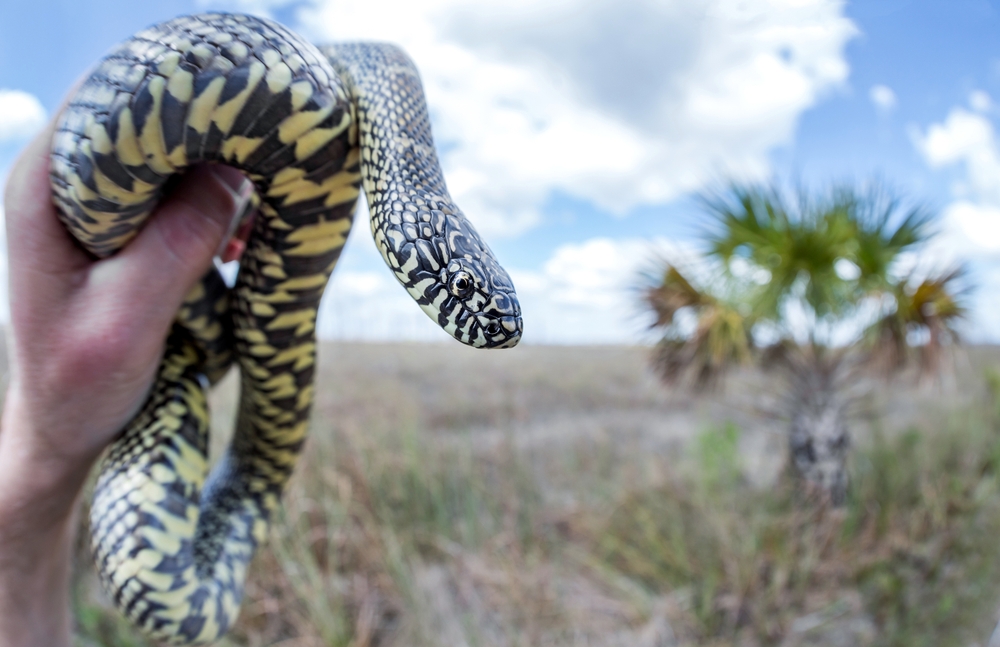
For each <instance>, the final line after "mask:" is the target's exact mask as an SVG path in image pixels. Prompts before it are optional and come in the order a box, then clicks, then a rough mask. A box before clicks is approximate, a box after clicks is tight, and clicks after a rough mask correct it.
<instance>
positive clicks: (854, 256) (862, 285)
mask: <svg viewBox="0 0 1000 647" xmlns="http://www.w3.org/2000/svg"><path fill="white" fill-rule="evenodd" d="M702 204H703V206H704V208H705V211H706V213H707V214H708V216H709V217H710V220H711V225H712V226H711V227H710V228H709V230H708V231H707V233H706V236H705V243H706V244H707V245H706V250H707V251H706V253H705V258H704V259H703V260H704V261H705V263H701V264H700V265H701V266H702V271H701V272H697V271H695V270H694V269H693V268H692V267H682V266H681V265H679V264H677V263H673V262H669V261H665V262H663V263H662V265H661V267H660V268H659V269H658V270H657V271H656V273H655V274H654V275H653V276H652V277H651V279H652V280H651V281H650V282H649V283H648V285H647V287H646V288H645V289H644V291H643V297H644V303H645V304H646V306H648V308H649V309H650V310H651V311H652V312H653V314H654V315H655V321H654V323H653V327H654V328H656V329H658V330H659V332H660V333H661V334H662V337H661V339H660V341H659V343H658V344H657V346H656V348H655V350H654V366H655V367H656V369H657V371H658V372H659V374H660V375H661V376H662V377H663V379H664V380H666V381H667V382H676V381H679V380H682V379H685V378H690V380H692V381H693V382H694V383H695V384H696V385H702V386H703V385H707V384H710V383H712V382H714V381H715V380H716V379H717V378H719V377H720V376H721V375H723V374H724V373H725V372H726V371H727V370H728V369H730V368H731V367H733V366H735V365H738V364H745V363H749V362H757V363H758V364H760V365H761V366H763V367H764V368H765V369H771V370H777V371H778V372H779V373H780V374H781V375H783V376H784V378H785V380H784V383H785V385H786V390H785V397H784V398H783V400H782V402H783V404H784V407H783V413H784V414H785V417H787V419H788V420H789V421H790V429H789V462H790V464H791V466H792V467H793V468H794V470H795V472H796V473H797V474H798V475H800V476H801V477H802V478H803V479H804V481H805V482H806V484H807V485H808V486H809V487H810V488H811V489H816V490H819V491H820V492H822V493H824V494H825V495H826V496H828V497H829V499H830V500H831V502H833V503H834V504H840V503H842V502H843V501H844V497H845V495H846V491H847V471H846V465H845V463H846V458H847V450H848V447H849V445H850V432H849V428H848V423H849V419H850V415H849V412H850V408H851V407H850V404H851V397H850V396H849V395H848V389H846V387H847V386H848V384H849V383H851V382H855V381H856V378H857V376H858V373H859V371H862V370H863V371H869V372H871V371H878V372H882V373H884V374H892V373H895V372H898V371H900V370H902V369H903V368H905V367H906V366H907V365H908V364H910V363H911V361H913V362H916V364H917V365H918V366H919V368H920V369H921V371H923V372H925V373H929V372H933V371H936V370H938V369H939V367H940V359H941V356H942V353H943V351H944V350H945V349H946V348H947V347H949V346H950V345H952V344H954V343H955V342H957V340H958V337H957V334H956V331H955V326H956V324H957V323H958V321H959V320H960V319H961V318H962V317H963V316H964V314H965V308H964V307H963V305H962V297H963V296H964V294H965V291H966V289H967V288H963V287H962V286H963V280H962V279H963V277H964V273H963V271H962V270H961V269H960V268H959V269H953V270H950V271H947V272H943V273H938V274H935V275H931V276H920V275H918V273H917V270H916V269H914V266H915V265H917V264H916V263H914V262H913V259H914V258H916V252H918V251H919V250H920V248H921V247H922V246H923V245H925V244H926V243H927V242H928V240H929V239H930V237H931V229H930V223H931V221H932V219H933V214H932V213H931V212H930V211H929V210H927V209H926V208H924V207H921V206H917V207H909V208H908V207H906V206H905V205H903V203H902V202H901V201H900V200H899V199H897V198H895V197H893V196H892V195H891V194H890V193H889V192H888V191H886V190H884V189H883V188H880V187H878V186H875V187H873V188H870V189H856V188H853V187H838V188H835V189H833V190H832V191H830V192H828V193H826V194H824V195H822V196H809V195H806V194H805V193H802V192H799V193H798V194H797V195H793V196H789V194H788V193H786V192H782V191H781V190H779V189H777V188H764V187H757V186H751V187H743V186H731V187H729V188H728V189H726V190H723V191H720V192H718V193H714V194H710V195H706V196H702ZM907 261H909V263H908V264H909V265H910V269H909V270H908V269H907V268H906V267H905V265H907ZM705 267H709V268H713V269H714V271H713V270H709V271H705V269H704V268H705Z"/></svg>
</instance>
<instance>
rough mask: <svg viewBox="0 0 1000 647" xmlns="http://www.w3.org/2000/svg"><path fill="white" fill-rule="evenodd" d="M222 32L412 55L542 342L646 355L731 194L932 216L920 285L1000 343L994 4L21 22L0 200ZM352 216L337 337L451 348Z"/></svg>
mask: <svg viewBox="0 0 1000 647" xmlns="http://www.w3.org/2000/svg"><path fill="white" fill-rule="evenodd" d="M206 10H226V11H244V12H248V13H254V14H257V15H262V16H267V17H270V18H274V19H277V20H279V21H281V22H283V23H285V24H286V25H288V26H289V27H291V28H292V29H294V30H296V31H298V32H300V33H302V34H303V35H304V36H306V37H307V38H309V39H310V40H312V41H313V42H315V43H317V44H321V43H324V42H330V41H335V40H384V41H393V42H396V43H399V44H400V45H402V46H403V47H404V48H405V49H406V50H407V51H408V52H409V54H410V55H411V57H412V58H413V59H414V60H415V62H416V63H417V66H418V67H419V68H420V71H421V76H422V78H423V81H424V86H425V90H426V94H427V99H428V104H429V106H430V111H431V117H432V122H433V128H434V134H435V139H436V141H437V145H438V150H439V153H440V157H441V159H442V163H443V166H444V171H445V176H446V178H447V182H448V186H449V189H450V190H451V193H452V196H453V197H454V198H455V200H456V202H457V203H458V204H459V205H460V206H461V208H462V209H463V211H464V212H465V213H466V214H467V215H468V216H469V218H470V219H471V220H472V221H473V222H474V223H475V225H476V226H477V228H478V229H479V230H480V233H481V234H482V235H483V236H484V238H486V240H487V241H488V242H489V244H490V246H491V247H492V248H493V250H494V252H495V253H496V255H497V257H498V258H499V260H500V262H501V264H503V265H504V266H505V267H506V268H507V269H508V271H509V272H510V274H511V276H512V278H513V280H514V284H515V286H516V288H517V290H518V294H519V297H520V300H521V305H522V309H523V312H524V325H525V333H524V342H525V343H539V344H546V343H560V344H576V343H584V344H595V343H597V344H601V343H625V344H631V343H642V342H644V341H648V340H649V339H650V337H649V333H648V331H647V330H646V322H647V320H646V319H645V318H644V316H643V313H642V311H641V308H640V307H639V306H638V300H637V290H636V286H637V284H638V282H639V277H640V274H641V272H642V271H644V270H648V269H650V268H651V267H652V266H653V263H654V262H655V259H657V258H662V257H664V256H666V257H676V256H678V255H684V254H692V253H695V252H696V251H697V249H698V247H697V245H698V234H699V232H700V231H702V228H703V226H704V222H705V216H704V214H703V213H702V212H701V211H700V210H699V207H698V204H697V202H696V200H694V199H693V196H695V195H697V193H698V192H699V191H704V190H706V189H709V188H712V187H714V186H717V185H718V182H720V180H723V179H729V178H735V179H738V180H748V181H772V180H774V181H778V182H796V183H800V184H802V185H804V186H809V187H815V188H823V187H826V186H829V185H830V184H831V183H833V182H840V181H852V182H865V181H868V180H870V179H872V178H879V179H880V180H882V181H883V182H885V183H887V184H889V185H890V186H892V187H894V188H895V189H896V190H897V191H898V192H899V193H901V194H903V195H905V196H907V197H908V198H911V199H914V200H920V201H924V202H926V203H928V204H930V205H931V206H933V207H934V208H935V209H936V210H937V211H938V213H939V214H940V215H939V218H938V221H937V226H938V229H939V235H938V236H937V237H936V238H935V241H934V243H933V244H932V245H931V247H930V248H929V249H928V250H927V251H926V253H924V254H922V255H921V259H920V260H921V262H924V263H927V264H931V265H935V266H941V267H944V266H947V265H949V264H952V263H957V262H964V263H967V264H968V266H969V268H970V272H971V274H970V277H971V280H972V281H973V282H974V283H975V284H976V285H978V288H977V289H976V291H975V292H974V293H973V295H972V297H971V302H970V304H971V306H972V308H971V316H970V320H969V322H968V324H967V327H966V331H965V333H966V337H967V338H968V339H970V340H971V341H991V342H1000V298H995V297H994V295H996V296H997V297H1000V143H998V140H997V134H996V126H997V124H998V123H1000V39H997V38H996V34H997V33H1000V5H998V3H995V2H988V1H986V0H950V1H949V2H947V3H943V2H940V1H931V0H922V1H906V0H867V1H859V2H846V3H845V2H838V1H834V0H572V1H570V0H503V1H502V2H500V1H497V0H426V1H418V0H408V1H401V0H364V1H363V2H362V1H347V0H296V1H289V0H228V1H225V2H207V1H205V0H158V1H157V2H150V3H138V2H134V1H132V0H99V1H93V2H81V1H80V0H34V1H32V2H14V1H13V0H3V2H2V4H0V183H2V182H3V181H4V178H5V177H6V175H7V172H8V170H9V168H10V165H11V164H12V163H13V161H14V159H15V157H16V155H17V152H18V151H19V150H20V149H21V148H22V147H23V146H24V145H25V143H26V142H27V141H28V139H29V138H30V136H31V135H32V134H33V133H35V132H37V131H38V130H39V129H40V128H41V127H42V125H43V124H44V123H45V121H46V120H47V119H48V118H50V117H51V115H52V114H53V113H54V111H55V110H57V109H58V106H59V104H60V102H61V101H62V99H63V95H64V93H65V92H66V90H67V89H68V88H69V87H70V85H71V84H72V83H73V82H74V80H75V79H77V78H78V77H80V76H81V75H82V74H83V73H84V72H85V71H86V70H87V69H88V68H89V67H90V66H91V65H92V64H93V63H94V62H96V61H97V60H98V59H99V58H100V56H101V55H102V54H103V53H104V52H106V51H107V50H108V49H109V48H111V46H112V45H114V44H115V43H116V42H118V41H120V40H122V39H124V38H126V37H127V36H128V35H130V34H131V33H133V32H135V31H138V30H139V29H142V28H143V27H146V26H148V25H149V24H152V23H155V22H158V21H162V20H166V19H169V18H172V17H174V16H176V15H180V14H185V13H197V12H200V11H206ZM0 215H2V214H0ZM358 216H359V217H358V223H357V226H356V227H355V231H354V232H353V235H352V236H351V238H350V240H349V242H348V245H347V249H346V250H345V252H344V255H343V256H342V259H341V262H340V264H339V266H338V268H337V270H336V271H335V273H334V278H333V280H332V282H331V285H330V286H329V287H328V288H327V294H326V296H325V297H324V302H323V306H322V308H321V313H320V322H319V326H318V328H319V331H320V334H321V335H322V336H324V337H327V338H342V339H415V340H428V341H440V340H444V339H446V338H447V336H446V335H445V333H443V332H441V331H440V330H439V329H438V328H437V326H436V325H435V324H433V323H432V322H431V321H430V320H429V319H427V317H426V316H425V315H424V314H423V313H422V312H421V311H420V310H419V308H417V306H416V305H415V304H414V303H413V302H412V301H411V300H410V298H409V297H408V296H407V295H406V293H405V291H404V290H403V289H402V288H401V287H400V286H399V285H398V284H396V283H395V280H394V279H393V278H392V276H391V274H390V273H389V271H388V269H387V268H386V267H385V266H384V264H383V262H382V260H381V257H380V256H379V255H378V253H377V251H376V250H375V247H374V244H373V242H372V241H371V235H370V233H369V231H368V228H367V223H366V222H365V216H366V211H365V209H364V207H363V206H362V208H361V209H359V214H358ZM3 283H4V284H5V281H3ZM5 316H7V315H6V298H5V293H0V320H2V319H3V317H5Z"/></svg>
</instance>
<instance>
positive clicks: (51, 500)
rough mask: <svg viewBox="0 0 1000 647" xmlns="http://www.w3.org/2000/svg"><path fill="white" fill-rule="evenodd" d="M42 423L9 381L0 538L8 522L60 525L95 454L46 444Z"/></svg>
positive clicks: (46, 527)
mask: <svg viewBox="0 0 1000 647" xmlns="http://www.w3.org/2000/svg"><path fill="white" fill-rule="evenodd" d="M44 424H45V422H44V421H43V420H40V416H38V415H33V414H32V412H31V407H30V406H29V403H28V398H26V397H25V393H24V392H23V391H22V390H21V389H19V388H18V386H17V384H16V382H14V383H12V384H11V385H10V387H9V388H8V391H7V398H6V401H5V403H4V409H3V416H2V418H0V542H2V541H3V540H4V536H5V535H9V534H10V533H9V532H4V528H5V527H11V525H12V524H13V525H15V526H21V525H22V524H23V525H25V526H26V527H27V530H29V531H30V532H34V533H39V532H47V531H50V530H54V529H55V528H57V527H58V526H60V525H61V524H62V522H63V521H64V520H65V519H66V518H67V517H68V516H69V515H71V514H72V511H73V507H74V505H75V503H76V499H77V497H78V495H79V492H80V490H81V489H82V488H83V484H84V481H85V480H86V478H87V474H88V472H89V471H90V467H91V465H92V464H93V461H94V459H95V458H96V456H83V455H79V454H78V453H77V452H68V451H65V448H60V447H54V446H50V443H48V442H47V440H46V439H47V435H46V434H45V433H44V430H40V429H38V427H40V426H42V425H44ZM8 539H9V538H8Z"/></svg>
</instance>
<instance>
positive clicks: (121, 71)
mask: <svg viewBox="0 0 1000 647" xmlns="http://www.w3.org/2000/svg"><path fill="white" fill-rule="evenodd" d="M50 161H51V164H50V179H51V186H52V194H53V201H54V202H55V204H56V206H57V211H58V213H59V218H60V220H61V221H62V223H63V224H64V225H65V227H66V229H67V230H68V232H69V233H70V235H71V237H72V238H73V239H74V240H75V241H76V242H77V243H78V244H79V245H80V246H82V247H83V248H84V249H85V250H86V251H87V252H88V253H89V254H91V255H92V256H93V257H94V258H95V259H100V258H104V257H107V256H109V255H112V254H114V253H116V252H117V251H119V250H121V249H122V248H123V247H124V246H126V245H127V244H128V242H129V241H130V240H131V239H132V238H133V237H134V236H135V235H136V234H137V232H138V231H139V230H140V229H141V227H142V225H143V223H144V222H145V221H146V219H147V218H148V217H149V216H150V215H151V214H152V213H153V212H154V211H155V208H156V206H157V204H158V203H159V202H160V200H161V199H162V198H163V197H164V195H166V194H167V193H169V191H170V190H171V187H172V186H173V183H174V182H175V181H176V178H178V177H179V176H180V175H181V174H182V173H183V172H184V170H185V168H187V167H189V166H191V165H193V164H199V163H214V164H224V165H229V166H231V167H234V168H236V169H239V170H240V171H242V172H243V173H244V174H245V175H246V177H247V178H249V180H250V181H252V182H253V186H254V191H255V196H256V199H255V200H254V201H253V202H252V205H253V206H254V207H255V214H254V215H253V216H252V221H248V222H252V224H251V225H249V226H250V227H251V233H250V235H249V238H248V240H247V241H246V248H245V251H244V252H243V255H242V257H241V259H240V263H239V271H238V273H237V276H236V279H235V282H232V283H231V284H229V283H227V282H226V281H225V280H224V279H223V278H222V276H221V275H220V274H219V272H218V271H217V270H216V269H215V268H213V269H211V270H210V271H209V272H208V273H207V274H206V275H205V276H204V277H203V278H202V279H201V280H200V281H199V282H198V283H197V284H196V285H195V286H194V287H193V288H192V289H191V290H190V291H189V292H188V293H187V296H186V297H185V299H184V302H183V304H182V306H181V308H180V310H179V312H178V314H177V317H176V319H175V322H174V323H173V325H172V327H171V329H170V332H169V335H168V337H167V339H166V340H165V344H164V353H163V356H162V359H161V361H160V365H159V368H158V372H157V374H156V377H155V379H154V381H153V385H152V387H151V388H150V392H149V394H148V396H147V398H146V400H145V403H144V405H143V406H142V408H141V410H140V411H139V413H138V414H136V416H135V417H134V418H133V419H132V420H131V421H130V422H129V423H128V424H127V425H125V427H124V428H123V429H122V430H121V431H120V433H119V434H118V435H117V436H116V438H115V440H114V441H113V442H112V443H111V445H110V446H109V448H108V449H107V451H106V452H105V453H104V455H103V457H102V458H101V460H100V462H99V465H98V470H97V477H96V481H95V485H94V491H93V496H92V501H91V505H90V512H89V522H90V524H89V525H90V533H91V538H90V539H91V547H92V553H93V558H94V562H95V566H96V570H97V573H98V577H99V579H100V582H101V584H102V586H103V588H104V590H105V591H106V593H107V594H108V596H109V598H110V599H111V600H112V601H113V602H114V604H115V605H116V606H117V608H118V609H120V611H121V612H122V613H123V614H124V615H125V616H127V617H128V619H129V620H130V621H131V622H132V623H133V624H134V625H135V626H136V627H137V628H138V629H139V630H141V631H142V632H143V633H144V634H146V635H147V636H149V637H151V638H153V639H154V640H158V641H162V642H164V643H169V644H205V643H210V642H213V641H215V640H217V639H219V638H220V637H221V636H222V635H224V634H225V633H226V632H227V631H228V630H229V628H231V626H232V624H233V622H234V620H235V619H236V617H237V616H238V613H239V607H240V603H241V600H242V598H243V594H244V590H245V582H246V577H247V573H248V569H249V565H250V562H251V559H252V557H253V555H254V553H255V551H256V549H257V548H258V547H259V546H260V545H262V544H263V543H264V541H265V540H266V538H267V534H268V529H269V525H270V523H271V518H272V516H273V514H274V512H275V510H276V509H277V507H278V506H279V505H280V499H281V494H282V491H283V489H284V486H285V484H286V483H287V481H288V479H289V477H290V476H291V474H292V471H293V467H294V465H295V462H296V458H297V456H298V455H299V454H300V452H301V451H302V447H303V443H304V442H305V440H306V435H307V431H308V426H309V416H310V408H311V405H312V402H313V399H314V395H315V386H314V384H313V381H314V375H315V367H316V350H317V339H316V316H317V312H318V310H319V305H320V299H321V297H322V295H323V291H324V288H325V286H326V284H327V282H328V280H329V277H330V274H331V272H332V271H333V268H334V266H335V265H336V263H337V260H338V258H339V256H340V253H341V250H342V249H343V246H344V244H345V242H346V240H347V237H348V235H349V233H350V232H351V228H352V221H353V218H354V215H355V213H356V211H357V204H358V201H359V198H360V196H361V193H362V191H363V193H364V197H365V199H366V200H367V204H368V208H369V213H370V220H371V231H372V234H373V238H374V241H375V244H376V247H377V248H378V250H379V252H380V254H381V256H382V258H383V260H384V261H385V263H386V265H387V266H388V268H389V270H390V271H391V272H392V274H393V275H394V276H395V278H396V279H397V281H398V282H399V283H400V284H401V285H402V286H403V288H405V289H406V291H407V292H408V293H409V294H410V295H411V297H412V298H413V299H414V300H415V301H416V303H417V304H418V305H419V307H420V308H421V309H423V310H424V311H425V312H426V313H427V314H428V315H429V316H430V317H431V319H433V320H434V321H435V322H437V323H438V325H439V326H440V327H441V328H442V329H443V330H445V331H446V332H447V333H449V334H450V335H451V336H452V337H454V338H455V339H457V340H458V341H460V342H462V343H464V344H466V345H469V346H473V347H478V348H509V347H512V346H514V345H515V344H517V343H518V341H519V340H520V338H521V333H522V319H521V308H520V305H519V302H518V299H517V294H516V292H515V290H514V286H513V283H512V282H511V279H510V276H509V275H508V273H507V272H506V271H505V270H504V269H503V267H501V265H500V264H499V263H498V261H497V260H496V257H495V255H494V254H493V252H492V251H491V250H490V248H489V247H488V246H487V244H486V243H485V242H484V241H483V239H482V238H481V237H480V235H479V234H478V233H477V231H476V229H475V227H473V225H472V224H471V223H470V222H469V220H468V219H467V218H466V216H465V215H464V213H463V212H462V211H461V210H460V209H459V208H458V207H457V206H456V205H455V203H454V202H453V201H452V199H451V197H450V195H449V193H448V189H447V187H446V185H445V181H444V176H443V174H442V171H441V166H440V162H439V160H438V157H437V153H436V149H435V146H434V140H433V137H432V133H431V124H430V118H429V113H428V109H427V105H426V101H425V98H424V92H423V89H422V85H421V81H420V76H419V73H418V71H417V68H416V67H415V65H414V63H413V62H412V60H411V59H410V58H409V57H408V56H407V54H406V53H405V52H404V51H403V50H402V49H400V48H399V47H397V46H395V45H392V44H386V43H342V44H341V43H338V44H333V45H328V46H324V47H316V46H315V45H313V44H312V43H310V42H308V41H307V40H305V39H303V38H302V37H300V36H299V35H297V34H295V33H294V32H292V31H291V30H289V29H288V28H286V27H284V26H283V25H280V24H278V23H276V22H274V21H271V20H268V19H264V18H259V17H254V16H249V15H240V14H227V13H206V14H200V15H195V16H183V17H179V18H175V19H173V20H169V21H166V22H162V23H160V24H157V25H154V26H152V27H149V28H147V29H145V30H143V31H140V32H138V33H137V34H135V35H134V36H132V37H130V38H128V39H127V40H125V41H123V42H122V43H121V44H119V45H118V46H116V47H115V48H113V49H112V50H111V51H110V52H109V53H108V54H107V55H106V56H105V57H104V58H103V59H101V60H100V61H99V62H98V63H97V64H96V65H95V66H94V67H93V68H92V70H91V72H90V73H89V76H87V77H86V79H85V80H84V81H83V83H82V84H81V85H80V86H78V88H77V89H76V90H75V92H74V93H73V94H72V95H71V98H70V99H69V101H68V103H67V104H66V105H65V107H64V108H63V110H62V112H61V113H60V115H59V117H58V118H57V127H56V131H55V133H54V135H53V139H52V146H51V154H50ZM233 365H235V366H237V367H238V369H239V373H240V402H239V406H238V411H237V414H236V428H235V429H236V430H235V432H234V435H233V438H232V440H231V441H230V444H229V446H228V447H227V448H226V449H225V451H224V452H222V454H221V455H220V457H218V459H217V460H216V461H215V463H214V464H213V463H211V462H210V461H209V455H208V447H209V434H210V429H209V415H208V405H207V395H206V393H207V389H208V388H210V387H211V385H213V384H214V383H216V382H218V381H219V380H220V379H221V377H222V376H223V375H225V374H226V372H227V371H228V370H229V369H230V367H231V366H233ZM427 379H433V376H427Z"/></svg>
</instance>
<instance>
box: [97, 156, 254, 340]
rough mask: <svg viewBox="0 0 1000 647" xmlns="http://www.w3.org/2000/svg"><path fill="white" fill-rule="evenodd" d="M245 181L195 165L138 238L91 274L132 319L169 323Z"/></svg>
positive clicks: (233, 211)
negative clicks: (131, 313)
mask: <svg viewBox="0 0 1000 647" xmlns="http://www.w3.org/2000/svg"><path fill="white" fill-rule="evenodd" d="M244 183H248V180H246V178H245V177H244V176H243V174H242V173H240V172H239V171H237V170H235V169H232V168H229V167H225V166H216V165H207V164H206V165H199V166H196V167H194V168H192V169H191V170H190V171H188V173H187V174H185V176H184V177H183V178H182V179H181V181H180V182H179V183H178V185H177V187H176V188H175V189H174V191H173V192H172V193H171V194H170V196H168V197H167V199H166V200H165V201H164V202H163V203H162V204H161V205H160V206H159V207H158V208H157V209H156V211H155V212H154V213H153V214H152V216H151V217H150V219H149V221H148V222H147V223H146V226H145V227H144V228H143V230H142V231H141V232H139V235H138V236H136V238H135V239H134V240H133V241H131V242H130V243H129V244H128V245H126V246H125V248H124V249H123V250H122V251H121V252H119V253H118V254H117V255H116V256H113V257H111V258H109V259H106V260H103V261H101V262H100V263H99V264H98V266H95V267H94V269H93V270H92V272H91V281H90V282H91V283H93V284H94V287H95V288H96V287H97V286H98V285H100V289H102V290H110V291H111V293H112V294H115V295H116V297H117V298H120V299H122V300H123V301H124V302H126V303H129V304H130V306H131V308H132V310H133V311H134V312H136V313H144V314H147V315H148V316H149V317H153V318H156V319H159V320H162V321H164V322H169V321H171V320H172V319H173V317H174V315H175V314H176V311H177V309H178V308H179V307H180V304H181V301H182V300H183V298H184V295H185V294H186V293H187V291H188V290H189V289H190V287H191V286H192V285H194V283H195V281H197V280H198V279H199V278H201V276H202V275H204V273H205V272H206V271H207V270H208V268H209V267H210V266H211V263H212V257H213V256H214V255H215V253H216V251H217V250H218V249H219V248H220V246H221V244H222V242H223V238H224V237H225V235H226V233H227V232H228V231H229V228H230V223H231V222H232V220H233V218H234V217H235V216H236V215H237V213H238V211H239V208H240V206H241V205H240V195H241V194H240V191H241V190H242V189H237V190H235V191H234V189H233V187H234V186H235V187H242V186H243V185H244Z"/></svg>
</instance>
